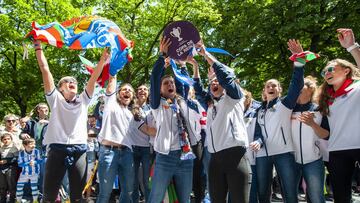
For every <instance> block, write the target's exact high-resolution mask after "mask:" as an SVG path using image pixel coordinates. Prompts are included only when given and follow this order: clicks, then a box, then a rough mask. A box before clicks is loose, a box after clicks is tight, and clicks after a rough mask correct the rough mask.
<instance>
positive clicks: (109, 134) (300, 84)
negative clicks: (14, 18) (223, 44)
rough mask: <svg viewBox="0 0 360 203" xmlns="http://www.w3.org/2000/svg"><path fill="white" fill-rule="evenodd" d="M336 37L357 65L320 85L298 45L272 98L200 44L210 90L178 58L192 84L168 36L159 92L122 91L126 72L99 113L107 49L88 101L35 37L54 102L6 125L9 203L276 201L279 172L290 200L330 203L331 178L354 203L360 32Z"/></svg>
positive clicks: (334, 69) (1, 177) (155, 74)
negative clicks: (246, 84) (172, 70)
mask: <svg viewBox="0 0 360 203" xmlns="http://www.w3.org/2000/svg"><path fill="white" fill-rule="evenodd" d="M337 32H338V39H339V42H340V44H341V46H342V47H343V48H345V49H347V51H348V52H349V53H350V54H351V55H352V56H353V58H354V60H355V62H356V64H357V66H356V65H354V64H352V63H350V62H348V61H346V60H343V59H334V60H331V61H329V62H328V63H327V65H326V66H325V67H324V68H323V70H322V72H321V75H322V77H323V81H324V82H323V84H322V85H321V86H318V85H317V80H316V78H314V77H313V76H306V77H304V69H305V66H306V62H305V61H304V60H296V58H297V57H302V56H303V54H304V51H303V48H302V45H301V44H300V42H299V41H297V40H289V41H288V42H287V45H288V49H289V51H290V52H291V54H292V56H293V57H294V58H295V60H294V63H293V71H292V76H291V82H290V86H289V88H288V91H287V93H286V94H285V95H283V94H284V93H283V91H282V87H281V84H280V82H279V81H278V80H277V79H269V80H267V81H266V82H265V85H264V88H263V92H262V101H256V100H254V99H253V98H252V96H251V92H249V91H247V90H245V89H243V88H241V87H240V85H239V84H240V83H239V80H238V79H237V78H236V76H235V73H234V71H233V70H232V69H231V68H229V67H228V66H226V65H225V64H223V63H221V62H220V61H218V60H217V59H216V58H215V57H214V56H213V55H211V54H210V53H209V52H207V51H206V48H205V45H204V44H203V42H202V41H200V42H199V43H197V44H196V45H195V47H196V50H197V51H198V54H199V55H200V56H202V57H203V58H204V59H205V60H206V61H207V63H208V65H209V68H208V78H207V80H206V81H208V85H207V88H204V86H203V84H202V81H204V80H201V79H200V73H199V64H198V63H197V61H196V60H195V59H194V58H193V57H191V56H189V57H188V58H187V59H186V61H176V62H177V63H178V65H179V66H180V68H179V69H180V72H181V73H182V74H184V75H187V76H189V77H190V75H189V73H188V68H189V67H187V64H189V65H190V68H192V72H193V76H192V78H193V81H194V84H193V85H192V86H190V85H189V84H187V83H184V82H183V81H181V80H179V79H178V78H177V77H173V76H171V75H166V74H165V72H166V68H167V67H169V66H170V63H172V62H171V61H170V58H169V57H168V56H167V52H168V48H169V45H170V44H171V41H170V39H166V38H165V37H164V38H162V39H161V41H160V47H159V57H158V59H157V61H156V63H155V64H154V67H153V70H152V73H151V76H150V86H147V85H146V84H142V85H139V86H138V87H137V88H136V89H134V88H133V87H132V85H131V84H129V83H123V84H121V85H120V86H119V87H117V78H116V73H111V75H110V78H109V81H108V84H107V87H106V93H105V95H103V96H102V97H100V98H99V99H98V104H97V105H96V108H95V110H94V112H91V113H89V112H88V107H89V104H90V101H91V99H92V96H93V94H94V89H95V85H96V80H97V78H98V77H99V75H100V74H101V72H102V69H103V66H104V64H105V62H106V61H107V60H108V58H109V57H110V54H109V53H108V50H107V49H105V50H104V51H103V54H102V56H101V58H100V61H99V63H98V64H97V67H96V69H95V71H94V73H93V74H92V75H91V77H90V79H89V80H88V82H87V84H86V87H85V89H84V91H82V92H81V93H80V94H78V86H77V80H76V79H75V78H74V77H71V76H66V77H63V78H61V79H60V80H59V82H58V83H57V85H55V82H54V78H53V76H52V74H51V71H50V69H49V66H48V63H47V60H46V58H45V55H44V52H43V50H42V46H41V44H40V42H39V41H35V42H34V48H35V53H36V57H37V61H38V64H39V67H40V70H41V73H42V79H43V83H44V91H45V97H46V101H47V104H46V103H39V104H38V105H37V106H36V107H35V108H34V110H33V112H31V114H30V116H27V117H24V118H21V119H19V118H18V117H17V116H16V115H14V114H8V115H6V116H5V117H4V119H3V120H4V124H5V126H4V127H3V129H2V130H1V137H0V138H1V145H0V146H1V147H0V203H3V202H4V203H5V202H7V201H8V202H15V201H18V202H22V201H26V198H27V196H28V197H29V196H30V199H31V200H32V201H33V202H38V201H42V202H56V201H59V196H62V197H64V196H65V197H64V199H66V198H68V199H69V201H70V202H82V201H84V200H89V199H90V197H95V198H96V202H97V203H106V202H109V201H110V199H111V198H112V194H113V190H114V188H118V189H119V191H120V196H119V202H121V203H126V202H134V203H135V202H136V203H137V202H140V201H145V202H149V203H160V202H163V201H164V202H171V203H172V202H175V201H174V199H176V200H177V201H178V202H180V203H187V202H189V201H190V199H192V201H194V202H196V203H200V202H209V201H210V202H214V203H222V202H232V203H237V202H239V203H244V202H249V203H257V202H260V203H270V202H271V200H272V197H273V196H272V194H273V190H272V185H273V179H274V172H275V173H276V177H277V178H278V180H279V181H278V182H279V185H280V193H281V196H282V199H283V201H284V202H287V203H296V202H298V201H299V200H298V194H299V185H300V186H302V188H303V191H304V192H305V193H306V199H307V201H308V202H312V203H324V202H325V191H324V188H327V187H326V186H327V184H326V182H327V181H326V173H327V172H326V171H328V172H329V178H330V183H331V184H330V185H331V191H332V192H331V193H332V194H333V199H334V202H336V203H350V202H351V201H352V200H351V198H352V197H351V195H352V182H353V174H354V173H355V172H357V173H358V170H359V168H358V167H357V166H358V165H359V163H360V136H358V133H357V132H358V131H357V123H358V121H360V107H359V105H358V103H359V99H360V95H359V94H360V82H358V81H359V79H360V72H359V69H358V68H357V67H359V65H360V49H359V44H357V43H356V42H355V37H354V33H353V32H352V30H351V29H338V30H337ZM240 80H241V78H240ZM49 115H50V116H49ZM325 168H326V169H327V170H326V169H325ZM358 179H359V178H358ZM359 182H360V181H359ZM95 185H97V186H98V187H94V186H95ZM358 186H360V184H359V185H358ZM174 188H175V190H174V191H173V192H170V191H171V190H172V189H174ZM356 189H357V190H359V189H360V187H358V188H356ZM327 192H328V193H329V191H327ZM66 196H67V197H66Z"/></svg>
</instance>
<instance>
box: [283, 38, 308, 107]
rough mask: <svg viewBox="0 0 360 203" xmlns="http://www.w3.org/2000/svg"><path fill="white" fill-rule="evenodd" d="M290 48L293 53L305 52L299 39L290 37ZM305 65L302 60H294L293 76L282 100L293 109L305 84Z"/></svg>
mask: <svg viewBox="0 0 360 203" xmlns="http://www.w3.org/2000/svg"><path fill="white" fill-rule="evenodd" d="M287 44H288V47H289V48H288V49H289V50H290V51H291V53H293V54H299V53H301V52H303V49H302V46H301V44H300V42H299V41H297V40H294V39H290V40H289V41H288V43H287ZM304 65H305V64H301V63H300V62H297V61H295V62H294V72H293V75H292V77H291V82H290V86H289V89H288V93H287V95H286V96H285V98H284V99H283V100H282V103H283V104H284V105H285V106H286V107H287V108H288V109H293V108H294V107H295V105H296V100H297V98H298V97H299V95H300V91H301V89H302V88H303V86H304V68H303V67H304Z"/></svg>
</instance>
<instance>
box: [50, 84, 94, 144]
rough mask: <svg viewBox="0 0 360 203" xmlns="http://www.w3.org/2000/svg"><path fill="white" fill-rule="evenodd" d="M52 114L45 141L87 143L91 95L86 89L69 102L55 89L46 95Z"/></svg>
mask: <svg viewBox="0 0 360 203" xmlns="http://www.w3.org/2000/svg"><path fill="white" fill-rule="evenodd" d="M46 100H47V102H48V104H49V107H50V110H51V115H50V119H49V125H48V128H47V131H46V133H45V137H44V141H43V143H44V144H45V145H48V144H52V143H57V144H86V143H87V114H88V106H89V103H90V101H91V97H90V96H89V95H88V94H87V92H86V90H84V92H82V93H81V94H80V95H79V96H77V97H76V99H75V101H74V102H73V103H68V102H67V101H66V100H65V98H64V96H63V95H62V94H61V93H60V92H59V91H58V90H57V89H54V90H53V91H52V92H51V93H49V94H47V95H46Z"/></svg>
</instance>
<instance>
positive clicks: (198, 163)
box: [191, 142, 205, 203]
mask: <svg viewBox="0 0 360 203" xmlns="http://www.w3.org/2000/svg"><path fill="white" fill-rule="evenodd" d="M191 149H192V151H193V153H194V154H195V156H196V159H194V168H193V191H194V195H195V203H201V202H202V200H203V199H204V197H205V180H204V177H203V175H204V173H203V168H204V167H203V164H202V157H203V150H204V147H203V144H202V142H199V143H197V144H196V145H194V146H191Z"/></svg>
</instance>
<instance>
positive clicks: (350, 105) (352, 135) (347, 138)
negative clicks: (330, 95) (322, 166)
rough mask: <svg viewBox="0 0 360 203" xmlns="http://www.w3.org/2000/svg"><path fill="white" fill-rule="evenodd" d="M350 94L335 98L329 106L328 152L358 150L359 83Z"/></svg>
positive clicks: (359, 119) (359, 139) (359, 144)
mask: <svg viewBox="0 0 360 203" xmlns="http://www.w3.org/2000/svg"><path fill="white" fill-rule="evenodd" d="M348 88H349V89H351V88H352V90H351V91H350V92H348V93H347V94H344V95H342V96H339V97H337V98H336V99H335V100H334V103H333V104H332V105H330V106H329V110H330V116H328V119H329V126H330V138H329V148H328V149H329V151H330V152H331V151H339V150H348V149H360V131H359V121H360V105H359V104H360V81H359V82H356V83H353V84H352V85H350V86H349V87H348Z"/></svg>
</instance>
